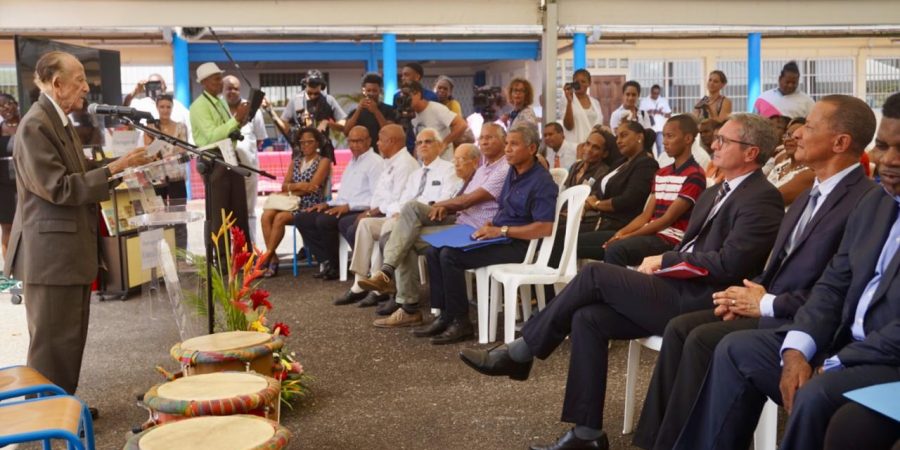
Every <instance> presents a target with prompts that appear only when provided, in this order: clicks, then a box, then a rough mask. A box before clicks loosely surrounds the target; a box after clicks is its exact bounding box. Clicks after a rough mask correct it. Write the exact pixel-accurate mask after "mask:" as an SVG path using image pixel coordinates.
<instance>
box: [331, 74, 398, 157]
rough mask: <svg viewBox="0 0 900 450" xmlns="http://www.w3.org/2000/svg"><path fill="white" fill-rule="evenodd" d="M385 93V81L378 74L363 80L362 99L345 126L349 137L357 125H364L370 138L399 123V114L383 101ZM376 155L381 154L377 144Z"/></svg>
mask: <svg viewBox="0 0 900 450" xmlns="http://www.w3.org/2000/svg"><path fill="white" fill-rule="evenodd" d="M383 92H384V79H383V78H381V75H378V74H377V73H367V74H366V75H365V76H364V77H363V79H362V95H363V97H362V99H360V101H359V105H357V106H356V108H355V109H354V110H353V111H350V117H348V118H347V123H345V124H344V131H345V132H346V133H347V134H348V136H349V130H351V129H353V127H355V126H357V125H362V126H364V127H366V129H367V130H369V136H378V132H379V131H380V130H381V127H383V126H385V125H387V124H388V123H391V122H396V121H397V112H396V111H395V110H394V108H391V105H388V104H387V103H385V102H383V101H381V95H382V94H383ZM373 148H374V149H375V153H379V154H380V153H381V151H380V150H379V149H378V143H377V142H376V143H375V145H374V147H373Z"/></svg>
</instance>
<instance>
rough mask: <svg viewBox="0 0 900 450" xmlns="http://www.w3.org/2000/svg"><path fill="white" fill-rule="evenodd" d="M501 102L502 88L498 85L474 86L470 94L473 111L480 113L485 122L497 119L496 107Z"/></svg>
mask: <svg viewBox="0 0 900 450" xmlns="http://www.w3.org/2000/svg"><path fill="white" fill-rule="evenodd" d="M502 103H503V90H502V89H501V88H500V87H498V86H476V87H475V93H474V95H472V106H473V107H474V108H475V112H478V113H481V116H482V117H484V121H485V122H493V121H495V120H497V109H498V107H499V106H500V105H501V104H502Z"/></svg>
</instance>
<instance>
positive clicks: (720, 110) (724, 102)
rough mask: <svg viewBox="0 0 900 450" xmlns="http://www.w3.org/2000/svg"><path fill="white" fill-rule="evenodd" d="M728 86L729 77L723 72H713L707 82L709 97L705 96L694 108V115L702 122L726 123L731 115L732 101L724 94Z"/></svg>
mask: <svg viewBox="0 0 900 450" xmlns="http://www.w3.org/2000/svg"><path fill="white" fill-rule="evenodd" d="M726 84H728V77H726V76H725V72H722V71H721V70H713V71H712V72H710V73H709V78H708V79H707V80H706V91H707V92H708V94H707V95H705V96H703V98H701V99H700V101H699V102H697V105H696V106H694V115H695V116H697V118H698V119H700V120H705V119H712V120H715V121H717V122H725V119H727V118H728V116H730V115H731V99H730V98H728V97H726V96H725V95H724V94H722V89H724V88H725V85H726Z"/></svg>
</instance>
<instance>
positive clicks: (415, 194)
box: [334, 128, 462, 305]
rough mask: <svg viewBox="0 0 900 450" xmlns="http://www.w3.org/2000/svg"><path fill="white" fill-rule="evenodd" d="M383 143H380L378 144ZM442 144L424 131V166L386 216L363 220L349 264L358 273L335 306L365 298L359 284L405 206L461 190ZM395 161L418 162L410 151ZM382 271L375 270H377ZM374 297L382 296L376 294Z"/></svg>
mask: <svg viewBox="0 0 900 450" xmlns="http://www.w3.org/2000/svg"><path fill="white" fill-rule="evenodd" d="M380 142H381V141H380V140H379V145H380ZM440 144H441V140H440V138H439V136H438V133H437V131H436V130H434V129H431V128H426V129H424V130H422V131H421V132H420V133H419V135H418V136H417V139H416V152H417V154H418V156H419V158H420V159H421V160H422V167H418V164H416V168H415V169H414V170H413V171H412V173H411V174H409V176H408V177H407V180H406V183H405V186H404V187H403V191H402V193H401V194H400V195H399V196H397V195H392V196H391V198H390V201H389V203H388V204H387V205H386V206H384V209H383V210H382V212H383V213H384V217H377V218H376V217H371V218H366V219H363V220H361V221H360V223H359V227H358V228H357V230H356V246H355V248H354V250H353V260H352V261H351V263H350V270H351V271H352V272H353V273H354V274H356V279H355V281H354V283H353V286H352V287H351V288H350V290H349V291H347V292H346V293H344V295H342V296H341V297H339V298H338V299H336V300H335V301H334V304H336V305H346V304H349V303H354V302H356V301H359V300H362V299H363V298H364V297H366V293H365V291H364V290H363V289H361V288H360V287H359V284H358V282H359V280H361V279H365V278H366V277H367V276H368V274H369V272H370V269H371V266H370V263H371V259H372V252H373V250H374V246H375V245H377V244H378V242H379V241H381V242H385V241H386V240H387V238H386V236H387V235H388V234H389V233H390V232H391V230H393V228H394V223H395V222H396V220H397V218H398V217H399V214H400V209H401V208H402V206H403V205H404V204H406V203H407V202H410V201H417V202H420V203H423V204H426V205H430V204H432V203H435V202H438V201H441V200H446V199H448V198H450V197H452V196H453V194H455V193H456V192H457V191H459V189H460V188H461V187H462V184H461V180H460V179H459V178H458V177H457V176H456V173H455V169H454V166H453V163H451V162H449V161H445V160H443V159H441V158H438V155H439V154H440V150H441V147H440ZM402 154H405V157H404V156H401V155H402ZM395 158H396V159H398V160H406V158H409V160H411V161H415V160H414V159H413V158H412V156H409V153H408V152H398V155H396V156H395ZM382 178H384V175H382ZM379 268H380V267H376V268H375V270H378V269H379ZM381 294H384V293H381ZM373 296H376V297H383V296H380V295H376V294H373ZM384 299H386V297H385V298H384ZM368 303H369V304H371V305H374V304H376V303H377V299H375V301H370V302H368Z"/></svg>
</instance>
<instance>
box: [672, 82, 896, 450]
mask: <svg viewBox="0 0 900 450" xmlns="http://www.w3.org/2000/svg"><path fill="white" fill-rule="evenodd" d="M840 114H844V111H841V112H840ZM883 114H884V119H883V120H882V123H881V127H880V128H879V130H878V134H877V136H876V147H878V148H879V149H881V150H884V152H885V154H884V157H883V159H882V169H881V171H882V177H881V185H882V187H883V189H875V190H872V191H870V192H869V193H868V194H866V195H865V196H864V197H863V198H862V200H860V202H859V206H858V207H857V208H856V210H854V212H853V213H852V214H851V217H850V220H849V222H848V223H847V230H846V232H845V234H844V237H843V239H842V240H841V245H840V248H839V249H838V251H837V254H835V256H834V258H832V259H831V261H830V262H829V263H828V267H827V268H826V270H825V272H824V273H823V274H822V277H821V278H820V279H819V281H818V282H817V283H816V284H815V286H814V287H813V289H812V292H811V293H810V295H809V298H808V300H807V301H806V303H805V304H804V305H803V306H802V307H801V308H800V309H799V310H798V311H797V314H796V316H795V319H794V323H793V324H792V325H788V326H784V327H782V328H780V329H778V330H744V331H738V332H735V333H732V334H730V335H728V336H726V337H725V338H724V339H723V340H722V342H721V343H720V344H719V345H718V347H717V348H716V351H715V357H714V359H713V364H712V367H711V368H710V372H709V375H707V379H706V381H705V382H704V385H703V388H702V389H701V392H700V397H699V398H698V400H697V403H696V404H695V405H694V409H693V411H692V412H691V415H690V417H689V418H688V421H687V424H686V425H685V427H684V429H683V430H682V432H681V435H680V437H679V439H678V442H677V443H676V445H675V448H678V449H691V450H694V449H712V448H746V447H748V446H749V444H750V441H751V439H752V435H753V430H754V427H755V425H756V422H757V420H758V417H759V413H760V411H761V410H762V407H763V404H764V403H765V401H766V397H770V398H772V399H773V400H775V401H776V402H779V403H781V404H783V405H784V407H785V409H787V411H788V412H789V413H790V417H789V418H788V423H787V427H786V429H785V434H784V438H783V439H782V443H781V447H780V448H782V449H788V450H791V449H818V448H822V444H823V441H824V437H825V429H826V427H827V425H828V421H829V420H830V418H831V416H832V415H833V414H834V412H835V411H836V410H837V409H838V408H839V407H840V406H841V405H843V404H844V403H846V402H847V401H849V400H848V399H847V398H845V397H844V396H843V394H844V393H845V392H847V391H850V390H853V389H856V388H860V387H864V386H869V385H872V384H878V383H887V382H893V381H898V380H900V278H898V277H897V271H898V268H900V254H898V253H897V248H898V247H900V216H898V209H900V207H898V203H900V94H896V93H895V94H894V95H892V96H891V97H889V98H888V99H887V101H886V102H885V104H884V108H883ZM851 132H855V130H851ZM840 139H850V138H849V137H841V136H838V137H835V138H834V139H832V142H835V143H837V142H838V141H839V140H840ZM814 367H815V368H817V369H815V370H814ZM814 372H815V374H816V375H815V376H813V374H814Z"/></svg>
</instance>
